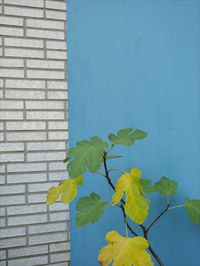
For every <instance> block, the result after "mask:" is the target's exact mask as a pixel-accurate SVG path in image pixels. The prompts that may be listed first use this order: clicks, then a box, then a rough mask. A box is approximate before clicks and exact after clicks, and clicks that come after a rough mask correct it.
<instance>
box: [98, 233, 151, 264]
mask: <svg viewBox="0 0 200 266" xmlns="http://www.w3.org/2000/svg"><path fill="white" fill-rule="evenodd" d="M106 240H107V241H108V242H109V243H110V244H108V245H107V246H106V247H104V248H102V249H101V250H100V252H99V256H98V261H99V262H100V264H101V265H102V266H107V265H109V264H110V263H112V261H113V266H132V265H134V266H153V265H154V263H153V262H152V260H151V256H150V255H149V253H148V252H146V250H145V249H146V248H148V247H149V243H148V241H147V240H146V239H145V238H144V237H140V236H137V237H134V238H129V237H122V236H121V235H119V234H118V233H117V232H116V231H111V232H109V233H107V235H106Z"/></svg>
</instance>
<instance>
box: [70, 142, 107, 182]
mask: <svg viewBox="0 0 200 266" xmlns="http://www.w3.org/2000/svg"><path fill="white" fill-rule="evenodd" d="M106 148H108V143H106V142H103V141H102V140H101V139H100V138H99V137H92V138H90V140H83V141H79V142H77V143H76V147H74V148H72V149H70V151H69V153H68V156H67V158H66V160H67V161H68V165H67V170H68V173H69V176H70V177H71V178H75V177H77V176H79V175H82V174H83V173H85V172H86V171H90V172H93V173H95V172H97V171H98V170H99V168H100V167H101V164H102V154H101V152H102V151H104V150H106Z"/></svg>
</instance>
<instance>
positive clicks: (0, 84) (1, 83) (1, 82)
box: [0, 79, 3, 88]
mask: <svg viewBox="0 0 200 266" xmlns="http://www.w3.org/2000/svg"><path fill="white" fill-rule="evenodd" d="M0 87H1V88H2V87H3V79H0Z"/></svg>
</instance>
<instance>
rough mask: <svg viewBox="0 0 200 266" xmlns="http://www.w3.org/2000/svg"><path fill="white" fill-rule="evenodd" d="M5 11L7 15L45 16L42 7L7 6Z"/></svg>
mask: <svg viewBox="0 0 200 266" xmlns="http://www.w3.org/2000/svg"><path fill="white" fill-rule="evenodd" d="M13 1H16V0H13ZM27 2H28V1H26V3H27ZM15 3H16V2H15ZM4 12H5V14H6V15H13V16H20V17H38V18H42V17H43V16H44V12H43V10H42V9H33V8H24V7H12V6H5V7H4Z"/></svg>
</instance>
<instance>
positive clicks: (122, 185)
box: [112, 168, 149, 224]
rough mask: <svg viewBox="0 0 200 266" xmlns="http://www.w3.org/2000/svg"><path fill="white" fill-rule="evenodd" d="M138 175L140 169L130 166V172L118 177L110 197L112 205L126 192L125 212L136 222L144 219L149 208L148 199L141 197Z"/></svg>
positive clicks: (141, 190) (139, 174) (139, 222)
mask: <svg viewBox="0 0 200 266" xmlns="http://www.w3.org/2000/svg"><path fill="white" fill-rule="evenodd" d="M140 177H141V171H140V170H139V169H137V168H132V169H131V172H130V173H124V174H123V175H122V176H121V177H120V178H119V179H118V181H117V184H116V188H115V190H116V192H115V193H114V195H113V197H112V201H113V202H114V203H113V205H115V204H117V203H118V202H120V200H121V199H122V197H123V194H124V193H126V203H125V213H126V214H127V215H128V216H129V217H130V218H131V219H132V220H133V221H135V222H136V223H138V224H142V223H143V222H144V221H145V219H146V217H147V215H148V210H149V204H148V201H147V199H145V198H144V197H143V188H142V185H141V183H140Z"/></svg>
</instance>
